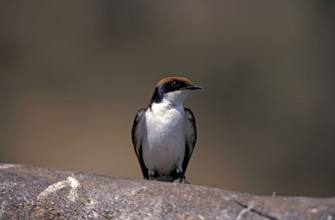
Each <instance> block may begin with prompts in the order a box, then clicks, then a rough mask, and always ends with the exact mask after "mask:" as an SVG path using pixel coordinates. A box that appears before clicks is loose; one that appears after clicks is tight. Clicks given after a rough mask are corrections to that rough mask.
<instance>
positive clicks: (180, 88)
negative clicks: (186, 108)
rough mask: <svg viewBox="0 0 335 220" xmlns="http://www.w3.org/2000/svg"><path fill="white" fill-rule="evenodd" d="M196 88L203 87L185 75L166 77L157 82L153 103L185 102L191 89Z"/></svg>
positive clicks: (176, 103)
mask: <svg viewBox="0 0 335 220" xmlns="http://www.w3.org/2000/svg"><path fill="white" fill-rule="evenodd" d="M196 89H202V87H201V86H198V85H195V84H194V83H192V82H191V81H190V80H189V79H187V78H185V77H166V78H163V79H161V80H160V81H159V82H158V83H157V85H156V88H155V90H154V94H153V96H152V99H151V103H161V102H167V103H169V104H172V105H179V104H183V102H184V100H185V98H186V97H187V96H188V95H189V94H190V93H191V91H192V90H196Z"/></svg>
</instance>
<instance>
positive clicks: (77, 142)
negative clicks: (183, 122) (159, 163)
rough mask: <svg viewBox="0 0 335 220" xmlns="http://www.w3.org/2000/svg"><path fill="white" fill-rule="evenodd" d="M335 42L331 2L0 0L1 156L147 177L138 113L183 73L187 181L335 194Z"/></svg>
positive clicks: (287, 192)
mask: <svg viewBox="0 0 335 220" xmlns="http://www.w3.org/2000/svg"><path fill="white" fill-rule="evenodd" d="M334 39H335V3H334V1H330V0H320V1H312V0H306V1H289V0H284V1H256V2H255V1H250V2H248V1H244V2H241V1H234V0H228V1H200V0H196V1H174V2H171V1H166V2H163V1H160V2H152V1H151V2H146V1H135V0H132V1H107V0H106V1H48V2H46V1H15V0H14V1H1V2H0V162H3V163H22V164H29V165H36V166H43V167H53V168H60V169H68V170H74V171H89V172H94V173H98V174H103V175H110V176H118V177H125V178H135V179H139V178H142V176H141V172H140V167H139V165H138V161H137V159H136V156H135V153H134V150H133V146H132V143H131V139H130V131H131V126H132V122H133V118H134V116H135V113H136V111H137V110H138V109H139V108H141V107H146V106H147V105H148V104H149V100H150V98H151V95H152V92H153V89H154V86H155V84H156V83H157V81H158V80H160V79H161V78H163V77H165V76H185V77H188V78H189V79H191V80H192V81H193V82H195V83H197V84H199V85H202V86H203V87H204V89H203V90H201V91H197V92H194V93H193V94H192V95H191V96H190V97H189V98H188V99H187V101H186V106H188V107H190V108H191V109H192V110H193V112H194V114H195V116H196V119H197V126H198V143H197V145H196V149H195V151H194V154H193V157H192V159H191V161H190V164H189V167H188V170H187V176H188V178H189V179H190V181H191V182H192V183H194V184H199V185H205V186H211V187H218V188H223V189H228V190H235V191H240V192H248V193H254V194H260V195H271V194H272V192H274V191H275V192H276V194H277V195H290V196H326V197H328V196H335V134H334V131H335V115H334V112H335V103H334V97H335V96H334V95H335V86H334V85H335V72H334V71H335V40H334Z"/></svg>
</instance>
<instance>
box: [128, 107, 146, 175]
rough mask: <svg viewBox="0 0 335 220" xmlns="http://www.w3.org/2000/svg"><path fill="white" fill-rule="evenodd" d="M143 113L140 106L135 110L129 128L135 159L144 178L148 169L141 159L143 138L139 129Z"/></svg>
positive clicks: (141, 124)
mask: <svg viewBox="0 0 335 220" xmlns="http://www.w3.org/2000/svg"><path fill="white" fill-rule="evenodd" d="M144 113H145V109H144V108H142V109H140V110H138V111H137V113H136V116H135V119H134V122H133V128H132V130H131V140H132V142H133V145H134V150H135V153H136V156H137V159H138V161H139V163H140V165H141V170H142V174H143V177H144V178H145V179H148V178H149V176H148V169H147V168H146V166H145V164H144V161H143V155H142V138H143V135H144V133H143V129H142V131H141V127H142V126H144Z"/></svg>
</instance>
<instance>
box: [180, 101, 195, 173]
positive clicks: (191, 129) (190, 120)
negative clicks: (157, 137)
mask: <svg viewBox="0 0 335 220" xmlns="http://www.w3.org/2000/svg"><path fill="white" fill-rule="evenodd" d="M185 115H186V117H185V120H186V121H185V137H186V144H185V157H184V161H183V165H182V166H183V173H184V174H185V171H186V168H187V165H188V162H189V161H190V158H191V156H192V153H193V149H194V147H195V143H196V142H197V128H196V125H195V118H194V115H193V113H192V111H191V110H190V109H188V108H185Z"/></svg>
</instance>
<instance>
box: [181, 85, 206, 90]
mask: <svg viewBox="0 0 335 220" xmlns="http://www.w3.org/2000/svg"><path fill="white" fill-rule="evenodd" d="M202 88H203V87H202V86H198V85H195V84H192V85H190V86H187V87H185V89H189V90H196V89H202Z"/></svg>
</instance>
